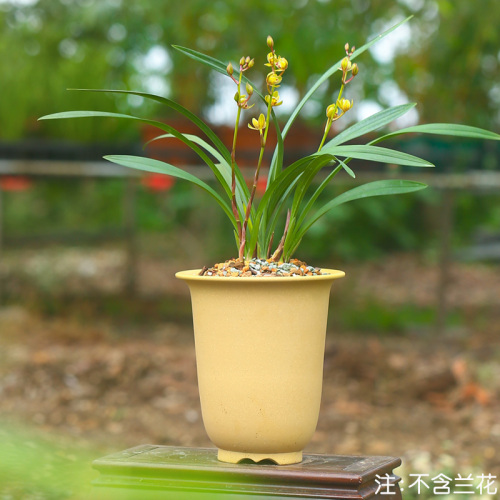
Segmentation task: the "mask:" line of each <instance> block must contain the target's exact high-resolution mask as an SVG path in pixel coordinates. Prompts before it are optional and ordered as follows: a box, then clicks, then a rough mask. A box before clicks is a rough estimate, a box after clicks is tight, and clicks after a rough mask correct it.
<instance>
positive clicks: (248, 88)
mask: <svg viewBox="0 0 500 500" xmlns="http://www.w3.org/2000/svg"><path fill="white" fill-rule="evenodd" d="M246 89H247V94H248V95H252V94H253V87H252V86H251V85H250V84H249V83H247V84H246Z"/></svg>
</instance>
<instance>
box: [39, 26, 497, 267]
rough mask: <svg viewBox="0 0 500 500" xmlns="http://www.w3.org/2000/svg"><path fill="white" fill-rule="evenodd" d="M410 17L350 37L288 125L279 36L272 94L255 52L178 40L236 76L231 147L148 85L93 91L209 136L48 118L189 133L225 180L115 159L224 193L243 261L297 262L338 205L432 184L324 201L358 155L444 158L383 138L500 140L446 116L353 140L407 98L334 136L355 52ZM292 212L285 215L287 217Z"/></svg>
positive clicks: (271, 49)
mask: <svg viewBox="0 0 500 500" xmlns="http://www.w3.org/2000/svg"><path fill="white" fill-rule="evenodd" d="M406 21H408V19H406V20H405V21H402V22H401V23H398V24H397V25H395V26H393V27H392V28H390V29H389V30H387V31H385V32H384V33H382V34H380V35H378V36H377V37H376V38H374V39H373V40H371V41H369V42H367V43H366V44H365V45H363V46H362V47H361V48H359V49H355V47H350V46H349V44H346V45H345V56H343V57H342V58H341V59H340V60H339V61H337V62H336V63H335V64H333V65H332V66H331V67H330V68H329V69H328V70H327V71H326V72H325V73H324V74H323V75H322V76H321V77H320V78H319V79H318V80H317V81H316V83H315V84H314V85H313V86H312V87H311V89H310V90H309V91H308V92H307V94H306V95H305V96H304V97H303V98H302V100H301V101H300V102H299V104H298V105H297V106H296V108H295V110H294V111H293V112H292V113H291V115H290V117H289V119H288V121H287V123H286V124H285V126H284V127H283V128H280V124H279V122H278V120H277V118H276V115H275V112H274V108H275V107H277V106H279V105H280V104H282V101H280V96H279V90H278V89H279V88H280V85H281V83H282V80H283V77H284V74H285V72H286V70H287V68H288V61H287V60H286V59H285V58H284V57H281V56H280V55H278V54H277V52H276V47H275V43H274V40H273V39H272V37H271V36H269V37H268V38H267V47H268V54H267V62H266V63H265V64H266V66H267V67H268V68H270V70H269V72H268V74H267V77H266V89H265V94H262V93H260V92H259V91H258V90H256V86H255V85H254V84H253V83H252V82H251V81H250V79H249V78H248V77H247V76H246V75H247V72H248V71H249V70H251V69H252V67H253V66H254V64H255V61H254V59H251V58H250V57H242V58H241V59H240V61H239V64H238V65H237V68H235V67H233V65H232V64H231V63H229V64H225V63H223V62H222V61H219V60H217V59H214V58H212V57H210V56H207V55H205V54H202V53H200V52H197V51H194V50H192V49H189V48H185V47H180V46H175V45H174V46H173V47H174V48H175V49H176V50H178V51H180V52H182V53H184V54H185V55H186V56H188V57H190V58H192V59H195V60H197V61H199V62H201V63H202V64H205V65H207V66H208V67H209V68H211V69H213V70H215V71H217V72H219V73H223V74H224V75H227V76H228V77H229V78H231V79H232V80H233V82H234V83H235V85H236V93H235V96H234V100H235V101H236V106H237V114H236V123H235V127H234V135H233V142H232V148H231V150H229V149H228V148H227V147H226V145H225V144H223V142H222V141H221V140H220V138H219V137H218V136H217V135H216V134H215V132H214V131H213V130H212V129H211V128H210V127H209V126H208V125H207V124H206V123H205V122H204V121H203V120H201V119H200V118H199V117H198V116H196V115H195V114H193V113H192V112H191V111H189V110H188V109H186V108H184V107H183V106H181V105H180V104H178V103H176V102H174V101H172V100H170V99H168V98H166V97H161V96H157V95H153V94H148V93H145V92H136V91H126V90H92V91H94V92H112V93H118V94H120V93H121V94H133V95H137V96H141V97H144V98H146V99H151V100H154V101H157V102H160V103H162V104H165V105H166V106H168V107H170V108H172V109H174V110H175V111H177V112H179V113H180V114H182V115H183V116H184V117H185V118H187V119H188V120H190V121H191V122H192V123H193V124H195V125H196V126H197V127H198V129H199V130H200V132H201V133H202V134H203V135H204V137H205V138H203V137H201V136H199V135H191V134H184V133H182V132H180V131H178V130H176V129H175V128H174V127H172V126H170V125H168V124H167V123H163V122H160V121H156V120H150V119H144V118H138V117H135V116H131V115H125V114H119V113H109V112H101V111H70V112H63V113H56V114H51V115H47V116H44V117H42V118H41V119H61V118H82V117H114V118H123V119H128V120H135V121H138V122H142V123H145V124H148V125H153V126H154V127H157V128H158V129H160V130H162V131H163V132H165V134H162V135H159V136H158V137H156V138H155V139H154V140H157V139H164V138H176V139H178V140H180V141H181V142H183V143H184V144H186V145H187V146H189V147H190V148H191V149H192V150H193V151H194V152H195V153H196V154H197V155H198V156H199V158H200V159H201V160H202V161H203V162H204V163H206V165H207V166H208V167H209V168H210V169H211V170H212V172H213V174H214V176H215V179H216V180H217V181H218V183H219V184H220V187H221V190H219V191H216V190H215V189H213V188H212V187H211V186H210V185H209V184H207V183H206V182H204V181H202V180H201V179H199V178H198V177H196V176H195V175H193V174H191V173H189V172H187V171H185V170H182V169H180V168H178V167H175V166H174V165H171V164H169V163H166V162H163V161H160V160H156V159H152V158H146V157H139V156H123V155H113V156H105V159H106V160H108V161H110V162H113V163H116V164H119V165H122V166H125V167H130V168H134V169H138V170H143V171H147V172H154V173H162V174H167V175H171V176H174V177H178V178H181V179H184V180H186V181H189V182H191V183H193V184H196V185H197V186H199V187H200V188H202V189H203V190H205V191H206V192H207V193H208V194H209V195H210V196H211V197H212V198H213V199H214V200H215V201H216V203H217V204H218V205H219V206H220V207H221V209H222V210H223V211H224V213H225V214H226V216H227V218H228V219H229V221H230V223H231V225H232V227H233V231H234V235H235V240H236V248H237V251H238V258H239V259H240V260H241V261H245V260H249V259H251V258H252V257H257V258H261V259H262V258H266V259H270V260H272V261H278V260H281V261H284V262H288V261H289V260H290V258H291V257H292V255H293V254H294V253H295V251H296V250H297V248H298V246H299V244H300V242H301V240H302V238H303V237H304V235H305V234H306V233H307V231H308V230H309V229H310V228H311V226H312V225H313V224H314V223H315V222H316V221H318V220H319V219H320V218H321V217H322V216H323V215H325V214H326V213H327V212H329V211H330V210H332V209H333V208H335V207H336V206H339V205H341V204H343V203H347V202H349V201H353V200H356V199H359V198H367V197H371V196H381V195H390V194H401V193H409V192H413V191H418V190H420V189H423V188H425V187H426V185H425V184H423V183H421V182H416V181H411V180H395V179H390V180H379V181H374V182H369V183H366V184H363V185H359V186H357V187H354V188H352V189H349V190H347V191H345V192H344V193H342V194H340V195H339V196H336V197H334V198H333V199H331V200H329V201H327V202H326V203H324V204H322V205H320V206H318V205H319V204H320V201H319V198H320V195H321V194H322V193H323V191H324V189H325V188H326V187H327V186H328V185H329V183H330V182H331V181H332V179H333V178H334V177H335V176H336V175H337V174H338V173H339V172H340V171H341V170H344V171H345V172H346V173H347V174H348V175H350V176H351V177H355V173H354V172H353V170H352V169H351V168H350V167H349V166H348V164H349V162H350V161H351V159H360V160H365V161H374V162H380V163H389V164H396V165H405V166H412V167H433V166H434V165H432V164H431V163H429V162H428V161H426V160H424V159H421V158H418V157H416V156H413V155H410V154H407V153H403V152H400V151H397V150H393V149H388V148H384V147H380V146H376V144H378V143H379V142H382V141H384V140H386V139H389V138H391V137H394V136H396V135H400V134H408V133H424V134H440V135H448V136H459V137H470V138H477V139H491V140H500V135H498V134H495V133H493V132H490V131H487V130H484V129H480V128H477V127H470V126H466V125H457V124H443V123H437V124H427V125H417V126H413V127H407V128H403V129H400V130H397V131H395V132H391V133H387V134H384V135H381V136H380V137H378V138H376V139H374V140H371V141H370V142H368V143H367V144H362V145H352V144H347V143H348V142H349V141H351V140H353V139H357V138H359V137H361V136H364V135H365V134H368V133H370V132H373V131H375V130H378V129H381V128H383V127H385V126H386V125H388V124H389V123H391V122H393V121H394V120H396V119H397V118H399V117H401V116H403V115H404V114H405V113H407V112H408V111H410V110H411V109H412V108H413V107H414V106H415V104H414V103H409V104H402V105H399V106H394V107H391V108H388V109H384V110H382V111H379V112H377V113H375V114H373V115H371V116H370V117H368V118H366V119H363V120H361V121H359V122H357V123H355V124H354V125H351V126H349V127H347V128H345V129H344V130H343V131H342V132H340V133H338V134H337V135H336V136H334V137H333V138H330V139H329V135H330V132H331V128H332V124H333V122H335V121H337V120H339V119H340V118H342V117H343V116H344V114H345V113H347V112H348V111H349V110H350V109H351V108H352V107H353V101H352V100H349V99H347V98H345V97H344V92H345V90H346V87H347V86H348V84H349V83H350V82H351V81H352V79H353V78H355V77H356V75H357V74H358V73H359V68H358V66H357V64H356V63H354V62H353V60H354V59H355V58H356V57H358V56H360V55H361V54H362V53H363V52H365V51H366V50H368V49H369V48H370V47H371V46H372V45H373V44H374V43H376V42H377V41H378V40H380V39H382V38H383V37H385V36H387V35H388V34H389V33H391V32H392V31H394V30H395V29H396V28H398V27H399V26H400V25H401V24H402V23H404V22H406ZM337 72H339V73H340V75H341V83H340V89H339V91H338V95H337V97H336V99H335V100H334V102H333V103H332V104H330V105H329V106H328V107H327V109H326V124H325V129H324V133H323V136H322V138H321V140H320V142H319V146H318V148H317V150H316V151H314V152H312V153H311V154H309V155H307V156H305V157H304V158H301V159H300V160H298V161H296V162H294V163H292V164H291V165H287V166H285V165H284V161H283V152H284V143H283V141H284V139H285V138H286V136H287V133H288V131H289V130H290V127H291V126H292V125H293V123H294V121H295V119H296V118H297V116H298V114H299V112H300V111H301V109H302V108H303V107H304V105H305V104H306V102H307V101H308V100H309V99H310V98H311V96H312V95H313V94H314V93H315V92H316V90H317V89H318V88H319V87H320V86H321V84H322V83H324V82H325V81H326V80H327V79H328V78H330V77H331V76H332V75H334V74H335V73H337ZM79 90H84V89H79ZM85 90H89V89H85ZM254 96H257V98H258V99H260V101H261V102H262V106H263V107H264V108H265V113H261V114H259V116H258V117H253V118H251V120H249V123H248V127H250V128H251V129H253V130H255V131H256V132H257V133H258V134H259V139H258V140H259V144H260V150H259V155H258V159H257V164H256V168H255V173H254V177H253V183H252V184H251V186H250V187H249V186H248V185H247V183H246V181H245V178H244V176H243V173H242V171H241V169H240V168H239V167H238V161H237V160H238V159H237V144H238V130H239V128H240V121H241V118H242V115H243V113H246V112H247V110H249V109H250V108H252V107H253V106H254V104H255V103H254V104H250V100H251V99H252V98H254V99H255V97H254ZM271 126H273V127H274V128H275V130H276V136H277V141H276V147H275V150H274V153H273V156H272V160H271V163H270V165H269V169H268V174H267V186H266V190H265V192H264V194H263V195H262V197H261V198H260V200H257V199H256V190H257V184H258V181H259V176H260V175H261V169H262V165H263V158H264V151H265V149H266V144H267V138H268V132H269V128H270V127H271ZM328 139H329V140H328ZM322 170H327V171H328V173H327V175H326V176H324V177H323V178H322V180H321V182H320V183H319V184H317V185H313V183H314V181H315V178H316V177H317V175H318V174H319V173H320V172H321V171H322ZM311 191H312V193H311ZM306 195H308V196H306ZM283 218H284V219H285V221H284V223H283ZM280 220H281V221H282V222H281V226H284V228H283V232H282V233H281V238H280V239H279V241H278V242H277V245H276V246H275V247H273V245H274V239H275V233H276V231H277V227H280Z"/></svg>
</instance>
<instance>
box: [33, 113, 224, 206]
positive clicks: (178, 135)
mask: <svg viewBox="0 0 500 500" xmlns="http://www.w3.org/2000/svg"><path fill="white" fill-rule="evenodd" d="M89 117H105V118H123V119H126V120H135V121H138V122H141V123H147V124H148V125H153V126H154V127H157V128H159V129H160V130H164V131H165V132H169V133H170V134H172V135H173V136H174V137H176V138H177V139H179V140H180V141H182V142H183V143H184V144H186V146H188V147H189V148H191V149H192V150H193V151H194V152H195V153H196V154H197V155H198V156H199V157H200V158H201V159H202V160H203V161H204V162H205V163H206V164H207V165H208V166H209V167H210V169H211V170H212V172H213V173H214V175H215V177H216V178H217V180H218V181H219V183H220V184H221V186H222V187H223V188H224V190H225V191H226V194H227V195H228V197H229V198H231V187H230V186H229V185H228V184H227V183H226V181H225V179H224V177H223V176H222V174H221V173H220V171H219V169H218V168H217V167H216V166H215V164H214V162H213V161H212V160H211V159H210V158H209V157H208V156H207V155H206V154H205V153H204V152H203V151H202V150H201V149H200V148H199V147H198V146H197V145H196V144H194V143H193V142H191V141H190V140H189V139H188V138H187V137H186V136H185V135H184V134H181V133H180V132H179V131H177V130H176V129H175V128H173V127H171V126H170V125H167V124H166V123H163V122H159V121H156V120H148V119H145V118H138V117H136V116H131V115H124V114H122V113H109V112H107V111H65V112H62V113H55V114H52V115H46V116H42V117H41V118H39V120H55V119H62V118H89Z"/></svg>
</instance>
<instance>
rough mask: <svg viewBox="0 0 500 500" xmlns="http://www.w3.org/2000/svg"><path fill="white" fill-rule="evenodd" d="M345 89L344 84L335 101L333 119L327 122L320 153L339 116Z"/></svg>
mask: <svg viewBox="0 0 500 500" xmlns="http://www.w3.org/2000/svg"><path fill="white" fill-rule="evenodd" d="M344 87H345V84H342V85H341V86H340V90H339V95H338V96H337V100H336V101H335V108H334V109H333V113H332V118H328V121H327V122H326V125H325V133H324V134H323V139H321V144H320V145H319V148H318V153H319V152H320V151H321V148H322V147H323V145H324V144H325V140H326V138H327V136H328V132H330V128H331V126H332V123H333V122H334V119H335V118H334V117H335V116H336V114H337V110H338V108H339V101H340V98H341V97H342V92H344Z"/></svg>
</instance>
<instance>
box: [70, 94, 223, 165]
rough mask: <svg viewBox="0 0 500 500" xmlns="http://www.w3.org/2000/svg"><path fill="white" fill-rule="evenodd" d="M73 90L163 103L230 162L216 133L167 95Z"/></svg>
mask: <svg viewBox="0 0 500 500" xmlns="http://www.w3.org/2000/svg"><path fill="white" fill-rule="evenodd" d="M68 90H75V91H78V92H107V93H112V94H132V95H137V96H140V97H144V98H145V99H150V100H152V101H157V102H159V103H161V104H165V105H166V106H168V107H169V108H172V109H173V110H175V111H177V112H178V113H180V114H182V115H183V116H185V117H186V118H187V119H188V120H189V121H190V122H191V123H193V124H194V125H196V126H197V127H198V128H199V129H200V130H201V131H202V132H203V133H204V134H205V135H206V136H207V137H208V138H209V139H210V140H211V141H212V143H213V144H214V146H215V147H216V148H217V149H218V150H219V152H220V153H221V154H222V155H223V156H224V158H225V159H226V160H227V161H228V162H231V153H230V152H229V151H228V149H227V148H226V146H225V145H224V143H223V142H222V141H221V140H220V138H219V137H218V136H217V134H216V133H215V132H214V131H213V130H212V129H211V128H210V127H209V126H208V125H207V124H206V123H205V122H204V121H203V120H201V119H200V118H198V116H196V115H195V114H194V113H192V112H191V111H189V110H188V109H187V108H185V107H184V106H182V105H180V104H179V103H177V102H175V101H172V100H171V99H168V98H167V97H162V96H159V95H155V94H149V93H147V92H136V91H132V90H111V89H68Z"/></svg>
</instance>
